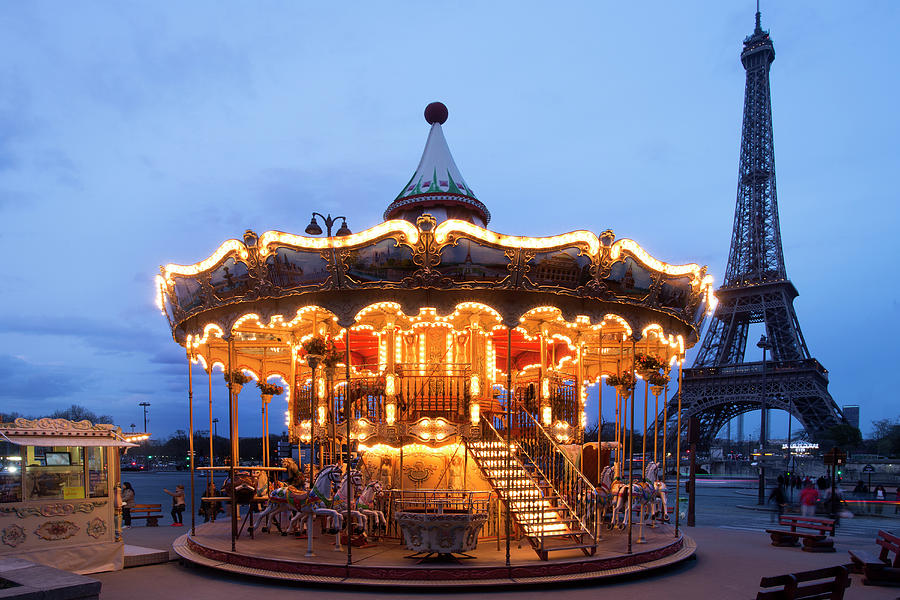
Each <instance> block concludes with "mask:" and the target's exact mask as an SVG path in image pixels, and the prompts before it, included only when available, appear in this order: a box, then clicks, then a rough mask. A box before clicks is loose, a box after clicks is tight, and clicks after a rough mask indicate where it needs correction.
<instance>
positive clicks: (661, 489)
mask: <svg viewBox="0 0 900 600" xmlns="http://www.w3.org/2000/svg"><path fill="white" fill-rule="evenodd" d="M644 477H645V478H646V479H647V481H648V482H650V485H652V486H653V491H654V498H653V501H652V512H653V515H652V516H653V518H655V519H659V520H660V521H668V520H669V504H668V498H667V494H668V491H669V488H667V487H666V482H665V481H664V480H662V479H660V478H659V463H657V462H653V461H650V463H649V464H648V465H647V471H646V474H645V475H644Z"/></svg>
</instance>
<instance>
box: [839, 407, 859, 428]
mask: <svg viewBox="0 0 900 600" xmlns="http://www.w3.org/2000/svg"><path fill="white" fill-rule="evenodd" d="M841 410H842V411H843V412H844V418H845V419H847V422H848V423H850V424H851V425H853V426H854V427H856V428H857V429H859V404H845V405H844V407H843V408H842V409H841Z"/></svg>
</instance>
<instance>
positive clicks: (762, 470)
mask: <svg viewBox="0 0 900 600" xmlns="http://www.w3.org/2000/svg"><path fill="white" fill-rule="evenodd" d="M756 346H757V347H758V348H761V349H762V390H761V393H760V396H761V397H760V408H761V410H760V413H759V498H757V504H759V505H760V506H762V505H763V504H765V503H766V463H765V458H766V441H767V440H766V437H767V436H766V350H768V349H769V348H771V347H772V344H770V343H769V341H768V340H767V339H766V336H765V335H762V336H760V338H759V341H758V342H756Z"/></svg>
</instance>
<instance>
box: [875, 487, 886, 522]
mask: <svg viewBox="0 0 900 600" xmlns="http://www.w3.org/2000/svg"><path fill="white" fill-rule="evenodd" d="M886 496H887V491H886V490H885V489H884V486H883V485H880V484H879V485H877V486H875V514H877V515H880V514H881V511H882V510H883V509H884V500H885V497H886Z"/></svg>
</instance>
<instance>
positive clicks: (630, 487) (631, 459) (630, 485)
mask: <svg viewBox="0 0 900 600" xmlns="http://www.w3.org/2000/svg"><path fill="white" fill-rule="evenodd" d="M636 348H637V337H636V336H635V335H632V336H631V377H632V379H631V380H632V382H636V381H637V370H636V367H637V365H636V364H635V361H634V356H635V352H636ZM636 388H637V386H635V387H633V388H631V418H630V419H629V422H630V423H631V431H630V432H629V433H628V554H631V528H632V524H633V522H634V518H633V514H632V508H633V506H634V401H635V390H636Z"/></svg>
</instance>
